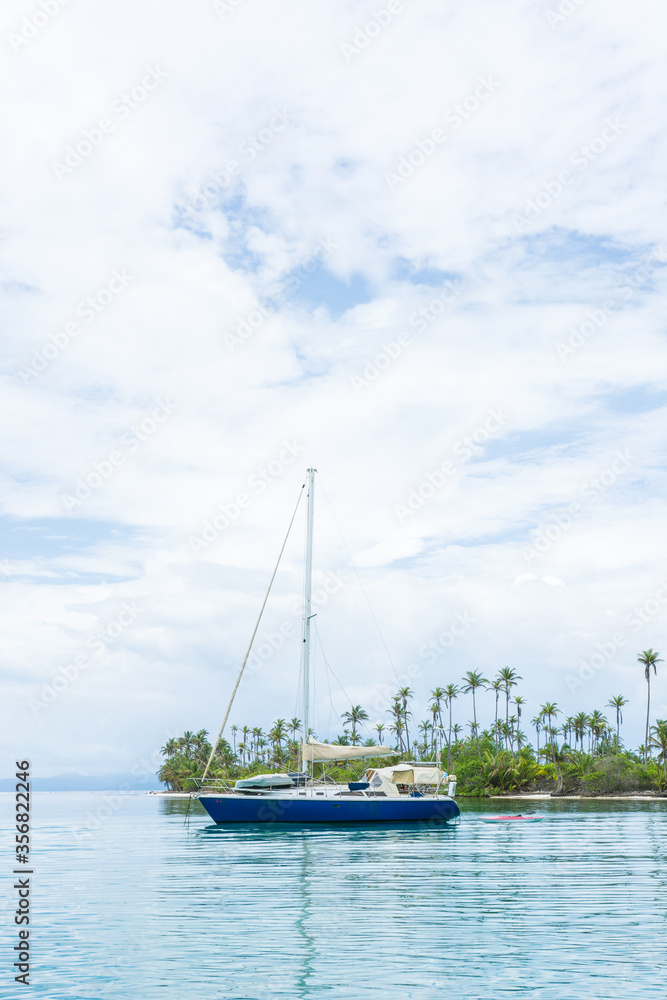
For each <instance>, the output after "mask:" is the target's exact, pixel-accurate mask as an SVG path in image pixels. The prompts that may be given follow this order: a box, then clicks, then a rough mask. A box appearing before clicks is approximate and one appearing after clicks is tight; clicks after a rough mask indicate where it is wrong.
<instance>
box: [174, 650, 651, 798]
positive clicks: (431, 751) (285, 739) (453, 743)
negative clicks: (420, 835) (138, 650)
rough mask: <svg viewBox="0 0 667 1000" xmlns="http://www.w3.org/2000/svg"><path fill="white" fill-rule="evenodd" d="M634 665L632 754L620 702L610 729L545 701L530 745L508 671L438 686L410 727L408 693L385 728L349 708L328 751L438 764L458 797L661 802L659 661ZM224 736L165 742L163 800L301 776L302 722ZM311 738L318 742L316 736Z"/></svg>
mask: <svg viewBox="0 0 667 1000" xmlns="http://www.w3.org/2000/svg"><path fill="white" fill-rule="evenodd" d="M637 660H638V663H639V664H640V666H643V668H644V678H645V680H646V683H647V707H646V732H645V739H644V743H643V744H642V745H641V746H639V747H638V748H637V749H636V750H632V749H628V748H626V747H625V745H624V743H623V739H622V733H621V727H622V723H623V708H624V706H625V705H627V703H628V702H627V699H626V698H624V697H623V695H615V696H613V697H611V698H610V699H609V701H608V702H607V705H606V706H605V707H606V708H609V709H611V710H612V711H613V716H612V721H611V722H609V721H608V719H607V717H606V716H605V715H604V713H603V712H602V711H600V710H598V709H595V710H594V711H592V712H590V713H587V712H585V711H580V712H578V713H577V714H576V715H572V716H568V717H566V718H563V715H562V713H561V711H560V709H559V708H558V705H557V704H555V703H553V702H545V703H544V704H543V705H542V706H541V707H540V710H539V712H538V713H537V715H536V716H535V717H534V718H533V719H531V720H530V725H531V727H532V728H533V729H534V730H535V742H534V743H532V742H531V741H530V740H529V739H528V737H527V735H526V734H525V733H524V732H523V731H522V728H521V725H522V714H523V708H524V699H523V698H522V696H521V695H520V694H518V693H517V694H514V693H513V689H514V688H516V687H517V685H518V682H519V681H520V680H521V679H522V678H521V677H520V676H519V675H518V674H517V673H516V671H514V670H512V669H510V668H509V667H504V668H503V669H502V670H500V671H499V672H498V674H497V676H496V677H495V678H494V679H493V680H491V681H489V680H487V678H485V677H484V676H483V675H482V673H481V672H480V671H468V672H467V673H466V675H465V676H464V677H463V679H462V682H461V685H460V686H459V685H457V684H448V685H447V686H446V687H444V688H441V687H436V688H435V689H434V690H433V691H432V692H431V696H430V706H429V715H430V718H427V719H423V720H422V721H420V722H418V723H417V724H416V726H415V722H414V718H413V713H412V711H411V709H410V704H411V701H412V699H413V697H414V694H413V692H412V691H411V690H410V689H409V688H408V687H404V688H400V689H399V690H398V691H397V692H396V694H395V695H394V697H393V704H392V707H391V708H390V709H389V715H390V720H389V721H388V722H387V723H382V722H378V723H376V724H375V725H373V726H372V727H369V726H368V719H369V716H368V713H367V712H366V711H365V709H363V708H362V707H361V706H360V705H351V706H350V709H349V711H347V712H344V713H343V714H342V716H341V722H342V723H343V732H342V733H341V734H340V735H338V736H337V737H336V738H335V739H333V740H331V741H330V742H331V744H332V745H334V746H335V745H338V746H368V747H372V746H377V745H378V744H384V745H389V746H392V747H395V749H396V758H395V761H396V762H398V761H399V760H423V761H429V760H430V761H439V762H440V764H441V766H442V768H443V769H444V770H446V771H447V772H449V773H455V774H456V777H457V781H458V790H457V795H458V796H471V797H472V796H486V795H522V794H523V795H525V794H535V793H546V794H551V795H553V796H562V795H584V796H596V795H630V794H644V795H667V720H666V719H657V720H656V721H655V723H653V724H651V718H650V706H651V674H652V673H653V674H654V675H655V674H657V664H658V663H661V662H662V660H661V659H660V656H659V653H657V652H655V651H654V650H652V649H648V650H644V651H643V652H641V653H640V654H639V656H638V657H637ZM480 690H491V691H493V692H494V694H495V714H494V718H493V721H492V722H490V724H489V725H488V727H487V728H485V729H481V727H480V723H479V721H478V718H477V694H478V692H479V691H480ZM466 696H469V697H470V700H471V707H472V715H473V718H472V721H470V722H468V724H467V728H468V730H469V731H468V733H467V734H466V733H465V731H464V727H463V726H461V724H460V723H458V722H454V719H453V714H454V707H455V703H457V702H458V699H459V698H465V697H466ZM459 704H460V703H459ZM362 725H364V726H366V727H367V728H368V729H372V730H373V731H374V732H375V733H376V737H375V738H373V737H368V738H366V739H363V738H362V735H361V733H360V732H359V729H360V726H362ZM230 734H231V738H232V742H231V743H229V742H228V741H227V740H225V739H220V740H219V742H218V743H217V746H216V748H215V753H213V746H212V744H211V742H210V741H209V738H208V732H207V731H206V730H203V729H202V730H199V731H198V732H191V731H189V730H186V731H185V732H184V733H183V735H182V736H181V737H177V738H176V737H175V738H173V739H170V740H168V741H167V742H166V744H165V746H164V747H163V748H162V751H161V752H162V755H163V756H164V758H165V759H164V762H163V763H162V765H161V767H160V769H159V771H158V778H159V780H160V781H161V782H162V783H164V784H165V785H166V786H167V789H168V790H169V791H174V792H188V791H196V790H197V789H198V787H199V786H198V782H199V781H200V780H201V779H202V777H203V775H204V773H205V772H206V773H207V774H208V775H209V776H210V777H212V778H222V779H226V780H230V781H234V780H236V779H238V778H244V777H250V776H252V775H254V774H258V773H260V772H266V771H296V770H298V769H299V767H300V764H301V762H300V747H301V741H302V738H303V733H302V725H301V722H300V720H299V719H296V718H294V719H291V720H289V722H288V721H286V720H285V719H276V721H275V722H274V723H273V725H272V726H271V728H270V729H269V730H267V731H266V732H265V731H264V730H263V729H262V728H261V727H259V726H254V727H251V726H247V725H244V726H237V725H232V726H231V727H230ZM385 734H387V736H389V734H391V737H393V742H392V743H387V739H386V736H385ZM308 737H309V738H312V737H315V733H314V731H313V730H312V729H309V730H308ZM323 742H325V743H328V742H329V741H328V740H324V741H323ZM209 761H210V764H209ZM387 763H388V761H387V758H386V757H385V758H382V759H376V760H374V759H373V758H369V759H368V760H366V762H365V765H366V766H370V767H374V766H379V767H381V766H384V765H386V764H387ZM207 767H208V770H207ZM320 767H323V765H320ZM358 774H359V765H358V764H357V765H356V766H355V767H351V766H350V765H340V766H332V765H331V764H327V776H328V777H330V778H332V779H333V780H334V781H340V782H347V781H350V780H353V779H355V778H356V777H357V776H358Z"/></svg>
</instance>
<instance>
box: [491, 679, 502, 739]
mask: <svg viewBox="0 0 667 1000" xmlns="http://www.w3.org/2000/svg"><path fill="white" fill-rule="evenodd" d="M489 687H490V688H491V690H492V691H493V692H495V695H496V714H495V719H494V722H495V725H494V729H495V732H496V746H498V742H499V741H498V734H499V732H500V731H499V729H498V699H499V698H500V692H501V691H502V690H503V682H502V681H501V679H500V677H496V679H495V680H494V681H491V684H490V685H489Z"/></svg>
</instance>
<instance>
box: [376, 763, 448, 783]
mask: <svg viewBox="0 0 667 1000" xmlns="http://www.w3.org/2000/svg"><path fill="white" fill-rule="evenodd" d="M376 774H377V775H378V776H379V778H380V780H381V781H382V783H383V785H384V783H385V782H390V783H391V784H392V785H441V784H442V783H443V782H444V781H446V780H447V775H446V774H445V772H444V771H441V770H440V768H439V767H424V766H423V765H421V766H420V765H418V764H395V765H394V766H393V767H377V768H376V767H369V768H368V770H367V771H366V781H370V782H371V784H372V779H373V776H374V775H376Z"/></svg>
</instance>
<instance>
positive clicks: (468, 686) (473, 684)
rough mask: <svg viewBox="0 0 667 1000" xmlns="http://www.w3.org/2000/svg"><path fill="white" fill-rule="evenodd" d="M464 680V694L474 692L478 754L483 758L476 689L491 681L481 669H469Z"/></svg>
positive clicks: (473, 713) (474, 717) (474, 723)
mask: <svg viewBox="0 0 667 1000" xmlns="http://www.w3.org/2000/svg"><path fill="white" fill-rule="evenodd" d="M463 680H464V681H465V686H464V688H463V693H464V694H469V693H472V717H473V728H474V733H475V742H476V744H477V756H478V757H479V759H480V760H481V759H482V755H481V754H480V752H479V738H478V736H477V706H476V704H475V691H477V689H478V688H481V687H484V685H485V684H488V683H489V682H488V681H487V679H486V677H482V675H481V673H480V671H479V670H468V672H467V673H466V675H465V677H464V678H463Z"/></svg>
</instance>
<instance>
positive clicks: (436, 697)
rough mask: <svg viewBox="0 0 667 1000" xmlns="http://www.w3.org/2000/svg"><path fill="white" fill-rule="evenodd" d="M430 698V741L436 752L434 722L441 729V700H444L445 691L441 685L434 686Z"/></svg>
mask: <svg viewBox="0 0 667 1000" xmlns="http://www.w3.org/2000/svg"><path fill="white" fill-rule="evenodd" d="M431 698H432V699H433V700H432V701H431V705H430V708H431V715H432V716H433V723H432V738H431V743H432V749H433V750H435V751H436V752H437V743H438V740H437V736H436V722H437V723H438V724H439V726H440V728H441V729H442V702H443V701H446V699H447V692H446V691H445V690H444V688H441V687H437V688H434V689H433V691H431Z"/></svg>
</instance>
